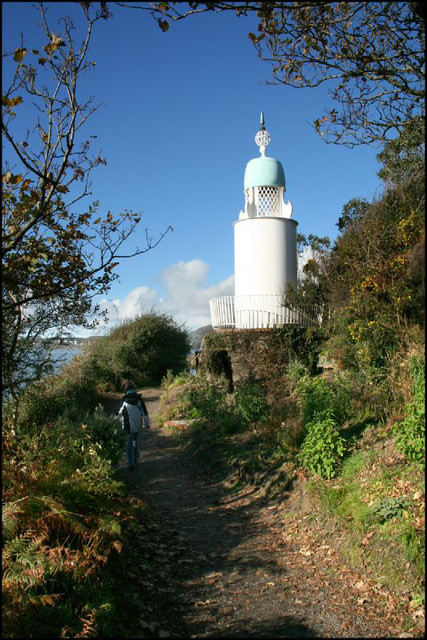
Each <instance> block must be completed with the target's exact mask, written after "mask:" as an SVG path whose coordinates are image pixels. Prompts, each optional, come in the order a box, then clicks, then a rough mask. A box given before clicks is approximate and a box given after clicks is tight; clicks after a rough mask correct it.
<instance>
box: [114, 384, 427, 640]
mask: <svg viewBox="0 0 427 640" xmlns="http://www.w3.org/2000/svg"><path fill="white" fill-rule="evenodd" d="M141 393H142V395H143V398H144V400H145V402H146V405H147V408H148V411H149V414H150V417H151V424H152V428H151V429H150V430H144V431H143V433H142V446H141V458H140V462H139V465H138V466H137V469H136V471H134V472H130V471H128V470H127V468H126V467H127V461H126V458H125V457H124V458H123V460H122V462H121V465H120V467H121V473H122V474H123V478H124V479H125V481H126V482H127V484H128V488H129V492H130V493H131V494H133V495H135V496H136V497H138V498H140V499H142V500H143V501H144V502H146V503H148V504H149V505H150V506H151V508H152V509H153V510H154V511H155V512H156V513H157V514H158V515H159V516H160V523H163V526H162V528H163V529H164V530H165V531H166V530H168V531H169V532H172V533H174V534H175V542H172V541H171V542H169V543H166V545H165V544H162V543H161V544H160V545H157V548H156V549H155V552H158V553H161V554H163V555H162V557H163V558H165V557H166V558H169V560H168V562H170V563H172V564H173V567H172V569H173V570H172V571H171V572H170V573H168V585H169V588H167V589H162V593H159V594H158V595H159V601H160V602H161V601H162V597H163V595H164V592H165V591H168V592H169V594H168V595H169V599H168V601H167V604H166V602H165V607H164V608H163V610H162V613H161V615H162V616H163V617H162V619H161V620H159V619H158V620H157V621H155V623H154V624H149V622H150V621H149V622H146V621H142V622H141V625H142V636H141V637H146V635H148V636H150V637H156V635H158V637H189V638H205V637H206V638H209V637H227V638H248V637H249V638H250V637H253V638H257V637H259V638H295V637H324V638H327V637H341V638H355V637H363V638H371V637H417V636H418V637H422V632H420V633H419V634H416V633H415V634H414V633H406V632H405V631H404V630H403V629H404V620H405V614H406V608H405V607H404V606H400V605H399V602H398V601H396V598H395V596H393V594H391V593H389V592H387V591H386V590H384V589H381V588H379V587H378V585H375V583H374V582H373V581H372V580H370V579H369V577H367V576H366V575H364V574H358V573H357V572H355V571H352V570H351V569H350V568H349V567H348V566H346V565H345V564H344V563H343V562H342V560H341V559H340V556H339V553H337V551H336V549H335V548H334V531H324V530H322V528H321V525H319V524H318V523H316V522H313V520H312V518H311V517H310V516H309V514H308V512H305V511H304V505H305V504H306V501H305V498H304V496H305V492H304V482H302V483H301V485H300V486H299V487H297V488H295V489H294V490H292V491H291V492H283V493H282V494H281V495H280V496H279V497H278V498H274V499H267V498H266V497H265V496H264V497H263V496H262V491H261V492H260V491H259V490H258V489H257V488H255V487H249V486H247V487H245V488H244V489H242V490H240V491H231V489H230V488H227V486H226V483H221V482H220V483H218V482H213V481H212V480H210V479H209V477H207V476H206V475H203V473H202V472H201V470H200V468H198V465H197V458H196V457H195V456H194V454H191V453H190V451H189V450H188V449H186V448H185V447H184V446H183V444H182V442H180V441H179V440H178V439H177V438H176V437H175V434H174V433H173V432H171V431H170V430H167V429H162V428H160V427H159V426H158V425H157V423H156V412H157V411H158V408H159V399H160V394H161V390H160V389H144V390H142V391H141ZM116 402H117V401H116ZM113 404H114V403H113ZM104 406H105V405H104ZM105 408H106V409H107V406H105ZM109 408H110V410H112V405H111V403H110V407H109ZM336 535H337V534H335V536H336ZM176 540H178V544H176ZM180 543H182V544H180ZM167 544H170V545H173V548H172V547H171V548H170V549H169V550H168V548H167ZM159 547H160V548H159ZM135 586H136V588H137V583H135ZM142 596H143V594H142ZM400 604H402V603H400ZM160 609H162V607H160ZM153 615H154V614H153ZM158 615H159V613H157V616H158ZM159 628H160V635H159ZM144 629H146V633H145V632H144ZM164 629H167V631H164Z"/></svg>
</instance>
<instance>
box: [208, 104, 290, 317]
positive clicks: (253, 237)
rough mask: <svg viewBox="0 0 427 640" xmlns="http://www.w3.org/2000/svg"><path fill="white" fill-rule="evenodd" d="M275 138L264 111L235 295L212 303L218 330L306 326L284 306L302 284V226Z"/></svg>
mask: <svg viewBox="0 0 427 640" xmlns="http://www.w3.org/2000/svg"><path fill="white" fill-rule="evenodd" d="M270 140H271V138H270V134H269V133H268V132H267V131H266V129H265V122H264V114H263V112H262V111H261V118H260V128H259V131H258V132H257V134H256V136H255V142H256V144H257V145H258V147H259V151H260V156H259V157H257V158H254V159H253V160H250V161H249V162H248V164H247V165H246V171H245V177H244V193H245V208H244V210H243V211H241V212H240V215H239V219H238V220H237V221H236V222H234V277H235V289H234V291H235V295H234V297H233V296H229V297H226V298H216V299H214V300H211V301H210V308H211V317H212V326H213V328H214V329H215V328H216V329H219V328H236V329H268V328H273V327H277V326H281V325H283V324H290V323H292V324H300V323H301V317H300V314H299V313H298V312H296V311H295V310H291V309H290V308H288V307H287V306H286V304H284V295H285V293H286V290H287V287H288V286H289V285H292V286H293V287H294V288H296V284H297V241H296V228H297V225H298V223H297V222H296V221H295V220H293V219H292V217H291V216H292V205H291V203H290V202H288V203H285V201H284V194H285V190H286V189H285V174H284V171H283V167H282V165H281V163H280V162H279V160H276V159H275V158H271V157H269V156H267V155H266V150H267V146H268V144H269V142H270Z"/></svg>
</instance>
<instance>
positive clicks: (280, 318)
mask: <svg viewBox="0 0 427 640" xmlns="http://www.w3.org/2000/svg"><path fill="white" fill-rule="evenodd" d="M209 306H210V311H211V319H212V327H213V328H214V329H272V328H273V327H280V326H282V325H285V324H296V325H300V326H303V327H306V326H308V325H310V324H320V323H321V311H320V310H319V309H316V308H313V309H307V310H304V311H302V310H300V309H295V308H292V306H291V305H289V306H286V304H284V302H283V296H278V295H252V296H223V297H221V298H213V299H212V300H209Z"/></svg>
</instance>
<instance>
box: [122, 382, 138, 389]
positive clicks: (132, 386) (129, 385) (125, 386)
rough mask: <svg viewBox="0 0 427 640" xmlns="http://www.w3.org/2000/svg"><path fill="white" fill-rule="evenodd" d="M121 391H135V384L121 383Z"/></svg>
mask: <svg viewBox="0 0 427 640" xmlns="http://www.w3.org/2000/svg"><path fill="white" fill-rule="evenodd" d="M123 390H124V391H136V384H135V383H134V382H133V380H125V381H124V383H123Z"/></svg>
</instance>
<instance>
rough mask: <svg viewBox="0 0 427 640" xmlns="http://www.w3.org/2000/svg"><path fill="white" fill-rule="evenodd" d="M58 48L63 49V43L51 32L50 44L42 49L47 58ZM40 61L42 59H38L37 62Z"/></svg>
mask: <svg viewBox="0 0 427 640" xmlns="http://www.w3.org/2000/svg"><path fill="white" fill-rule="evenodd" d="M58 47H65V42H64V40H62V38H60V37H59V36H57V35H55V33H54V32H53V31H52V33H51V34H50V42H49V44H47V45H46V46H45V47H43V49H44V50H45V51H46V53H47V55H48V56H51V55H52V53H53V52H54V51H56V49H57V48H58ZM40 60H43V58H40V59H39V62H40ZM40 64H44V63H40Z"/></svg>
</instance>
